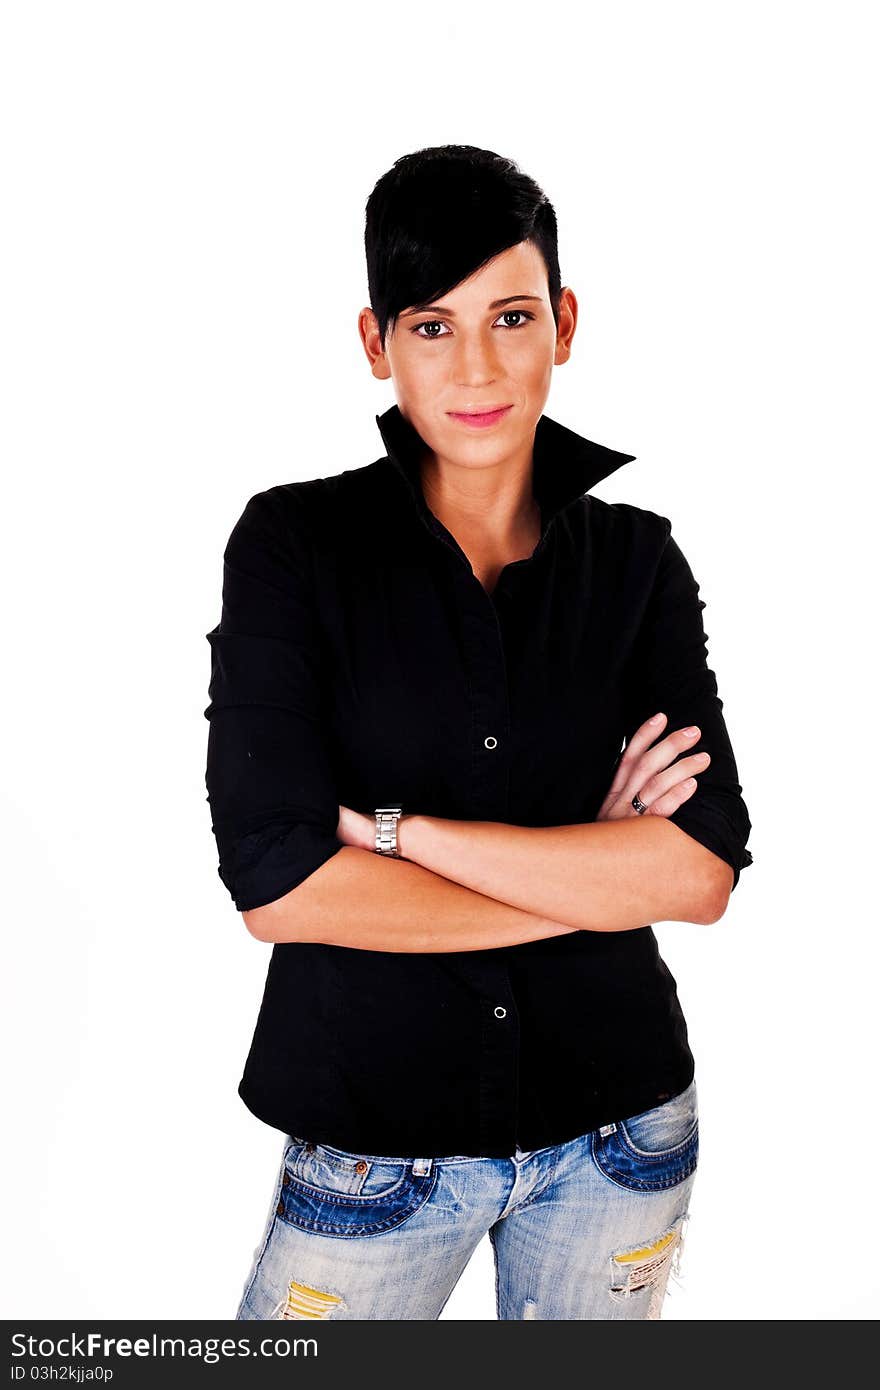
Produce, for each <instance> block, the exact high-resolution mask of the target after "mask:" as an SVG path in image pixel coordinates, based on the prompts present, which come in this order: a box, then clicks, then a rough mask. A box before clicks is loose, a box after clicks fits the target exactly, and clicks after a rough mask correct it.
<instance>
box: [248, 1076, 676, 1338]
mask: <svg viewBox="0 0 880 1390" xmlns="http://www.w3.org/2000/svg"><path fill="white" fill-rule="evenodd" d="M697 1146H698V1119H697V1092H696V1083H695V1082H692V1083H691V1085H690V1086H689V1087H688V1088H687V1090H685V1091H683V1092H682V1093H681V1095H679V1096H675V1097H674V1098H673V1099H672V1100H669V1101H666V1102H665V1103H664V1104H663V1105H660V1106H657V1108H656V1109H654V1110H647V1111H645V1112H643V1113H642V1114H641V1115H634V1116H631V1117H629V1118H628V1119H624V1120H619V1121H617V1123H616V1124H608V1125H603V1126H602V1128H601V1129H598V1130H593V1131H591V1132H589V1133H587V1134H582V1135H580V1136H579V1137H578V1138H576V1139H571V1140H569V1141H568V1142H567V1143H564V1144H555V1145H551V1146H550V1147H549V1148H544V1149H534V1150H531V1151H530V1152H527V1153H523V1152H522V1151H521V1150H519V1149H517V1151H516V1153H515V1154H514V1155H513V1156H512V1157H511V1158H474V1157H468V1156H466V1155H461V1154H453V1155H452V1156H451V1157H447V1158H436V1157H430V1158H402V1157H388V1156H384V1155H376V1154H357V1153H349V1152H347V1151H346V1150H343V1149H337V1148H334V1147H332V1146H331V1145H328V1144H320V1143H312V1142H310V1141H308V1140H307V1139H304V1138H300V1137H294V1136H293V1135H286V1136H285V1142H284V1152H283V1155H282V1160H281V1166H280V1169H279V1172H278V1177H277V1180H276V1183H275V1191H274V1194H273V1197H272V1206H271V1209H270V1211H269V1217H268V1220H267V1222H266V1228H265V1230H264V1233H263V1238H262V1241H261V1243H260V1245H259V1246H258V1248H257V1249H256V1250H255V1251H254V1260H253V1265H252V1267H251V1270H250V1273H249V1276H248V1279H247V1283H246V1285H245V1288H244V1292H243V1294H242V1298H241V1302H240V1304H239V1307H238V1311H237V1313H236V1318H238V1319H258V1318H301V1319H309V1318H333V1319H339V1318H351V1319H364V1318H370V1319H397V1318H404V1319H436V1318H438V1317H439V1316H440V1313H441V1311H442V1309H443V1307H444V1305H445V1304H446V1301H447V1299H448V1298H449V1295H450V1294H451V1293H452V1290H453V1289H454V1288H455V1285H456V1283H457V1282H458V1279H459V1278H460V1276H461V1274H462V1271H463V1270H464V1268H465V1266H466V1265H467V1263H468V1261H469V1260H470V1258H471V1255H472V1254H473V1252H474V1250H475V1249H476V1247H477V1245H478V1244H479V1242H480V1241H481V1240H482V1238H483V1237H484V1236H485V1234H486V1232H487V1231H488V1233H489V1237H490V1240H491V1243H492V1250H493V1256H494V1263H495V1301H496V1308H497V1316H498V1317H499V1318H500V1319H504V1320H510V1319H519V1318H539V1319H553V1320H561V1319H566V1320H568V1319H582V1318H612V1319H623V1318H659V1317H660V1310H661V1306H662V1303H663V1299H664V1295H665V1292H666V1285H667V1281H668V1278H669V1274H670V1271H671V1270H674V1272H675V1273H677V1272H678V1265H679V1261H680V1259H681V1248H682V1238H683V1233H684V1225H685V1222H686V1218H687V1213H688V1202H689V1199H690V1194H691V1188H692V1185H693V1182H694V1178H695V1175H696V1166H697Z"/></svg>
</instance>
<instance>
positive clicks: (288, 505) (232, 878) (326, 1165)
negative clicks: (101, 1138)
mask: <svg viewBox="0 0 880 1390" xmlns="http://www.w3.org/2000/svg"><path fill="white" fill-rule="evenodd" d="M366 251H367V265H368V279H369V293H370V305H371V307H370V308H367V309H363V310H362V312H361V315H360V321H359V328H360V334H361V339H362V342H363V346H364V350H365V353H366V356H367V359H368V361H369V363H370V366H371V369H372V372H373V375H374V376H375V377H377V378H378V379H380V380H391V381H392V382H393V386H394V391H395V395H396V398H397V403H396V404H395V405H394V406H392V407H391V408H390V409H388V410H386V411H385V413H384V414H382V415H379V416H377V417H376V419H377V423H378V426H379V431H380V434H381V437H382V441H383V444H384V447H385V453H384V455H383V456H382V457H381V458H380V459H378V460H376V461H375V462H373V463H371V464H368V465H366V466H364V465H360V466H359V465H358V464H357V463H355V464H354V466H352V467H350V468H346V469H344V470H342V471H339V468H338V465H339V464H340V463H341V462H344V460H340V459H339V457H338V451H337V450H336V449H335V447H334V438H333V421H332V419H331V420H330V421H328V422H327V430H326V434H325V436H324V438H323V439H322V448H321V454H320V457H319V458H316V459H315V460H314V461H313V462H312V463H311V464H309V463H308V462H307V463H306V465H305V471H306V472H307V473H310V474H312V475H313V476H311V477H308V478H307V480H306V481H302V482H296V483H287V484H282V485H278V486H275V487H270V488H268V489H266V490H265V491H262V492H258V493H256V494H255V495H254V496H252V497H251V498H250V500H249V501H248V503H247V505H246V507H245V509H244V512H243V514H242V516H241V517H240V519H239V521H238V522H237V523H236V525H235V527H234V529H233V531H232V534H231V536H230V538H229V541H228V544H227V546H226V550H225V553H224V560H225V569H224V583H223V606H222V617H221V621H220V623H219V624H218V626H217V627H216V628H214V629H213V630H212V631H211V632H210V633H208V634H207V635H208V639H209V641H210V644H211V649H212V671H211V685H210V701H211V703H210V704H209V706H208V709H207V710H206V711H205V713H206V715H207V717H208V719H209V721H210V730H209V739H208V764H207V779H206V780H207V787H208V795H209V801H210V807H211V814H212V823H213V830H214V833H215V835H216V839H217V845H218V850H219V861H220V862H219V873H220V876H221V878H222V881H223V882H224V884H225V885H226V886H227V888H228V889H229V892H230V893H231V895H232V898H233V901H234V902H235V905H236V907H237V908H238V909H239V910H240V911H241V912H242V915H243V917H244V921H245V923H246V925H247V927H248V930H249V931H250V932H251V933H252V934H253V935H254V937H256V939H257V940H259V941H261V942H271V943H272V945H273V950H272V955H271V960H270V963H269V969H268V975H267V979H266V986H265V992H264V996H263V1000H262V1006H261V1009H260V1013H259V1018H258V1022H257V1026H256V1031H255V1033H254V1038H253V1043H252V1046H251V1049H250V1053H249V1055H248V1058H247V1062H246V1065H245V1069H244V1075H243V1077H242V1079H241V1083H240V1086H239V1094H240V1095H241V1097H242V1099H243V1100H244V1101H245V1103H246V1104H247V1106H248V1107H249V1108H250V1109H251V1111H252V1112H253V1113H254V1114H255V1115H257V1116H258V1117H259V1118H260V1119H262V1120H263V1121H265V1123H267V1124H269V1125H272V1126H274V1127H275V1128H277V1129H279V1130H280V1131H282V1133H283V1135H284V1143H283V1152H282V1155H281V1162H280V1166H279V1169H278V1173H277V1178H276V1182H275V1187H274V1191H273V1194H272V1202H271V1207H270V1210H269V1213H268V1218H267V1221H266V1226H265V1230H264V1232H263V1236H262V1239H261V1241H260V1244H259V1246H258V1248H257V1249H256V1251H255V1252H254V1259H253V1264H252V1268H251V1270H250V1272H249V1274H248V1277H247V1280H246V1284H245V1287H244V1290H243V1294H242V1298H241V1302H240V1305H239V1308H238V1313H237V1316H238V1317H239V1318H243V1319H252V1318H273V1317H279V1318H301V1319H311V1318H357V1319H365V1318H372V1319H389V1318H407V1319H436V1318H437V1317H439V1315H440V1312H441V1310H442V1309H443V1307H444V1305H445V1303H446V1301H447V1299H448V1298H449V1295H450V1293H451V1291H452V1289H453V1288H454V1286H455V1284H456V1281H457V1279H458V1278H459V1276H460V1275H461V1272H462V1270H463V1269H464V1267H465V1265H466V1264H467V1262H468V1260H469V1259H470V1257H471V1255H472V1253H473V1251H474V1249H475V1248H476V1246H477V1245H478V1244H479V1242H480V1241H481V1240H482V1238H483V1237H484V1236H485V1234H486V1232H488V1233H489V1235H490V1238H491V1241H492V1247H493V1251H494V1257H495V1268H496V1293H497V1310H498V1316H499V1318H503V1319H518V1318H538V1319H585V1318H612V1319H616V1318H653V1317H659V1314H660V1308H661V1304H662V1300H663V1296H664V1292H665V1289H666V1283H667V1279H668V1276H669V1272H670V1267H671V1265H672V1263H673V1261H674V1259H675V1258H676V1257H678V1256H680V1246H681V1238H682V1229H683V1223H684V1221H685V1218H686V1216H687V1211H688V1200H689V1197H690V1193H691V1186H692V1183H693V1181H694V1175H695V1169H696V1163H697V1130H698V1123H697V1101H696V1089H695V1084H694V1061H693V1057H692V1054H691V1052H690V1049H689V1046H688V1041H687V1029H686V1026H685V1022H684V1018H683V1016H682V1012H681V1009H680V1007H679V1003H678V999H677V996H676V987H675V981H674V980H673V978H672V976H671V975H670V973H669V971H668V969H667V968H666V966H665V965H664V963H663V961H662V959H661V958H660V956H659V954H658V950H657V943H656V939H655V936H654V933H653V931H652V929H651V925H650V924H651V923H653V922H656V921H658V920H660V921H681V922H697V923H712V922H716V921H717V920H718V919H719V918H720V917H721V915H722V914H723V912H724V911H725V908H726V905H727V901H728V898H729V894H730V892H731V891H732V889H733V888H734V887H735V886H736V883H737V881H738V879H739V874H740V870H741V869H742V868H743V867H744V866H745V865H746V864H748V863H749V862H751V856H750V854H749V852H748V850H747V849H746V841H747V839H748V835H749V830H750V822H749V818H748V813H747V809H746V806H745V803H744V801H743V799H742V789H741V787H740V785H739V782H738V776H737V768H736V763H735V761H734V756H733V752H732V749H731V744H730V740H729V737H728V733H727V730H726V727H725V723H724V720H723V718H722V712H721V710H722V703H721V700H720V699H719V697H718V692H717V685H716V681H715V677H714V674H713V672H712V671H711V670H710V669H709V667H708V665H707V661H706V657H707V641H706V634H705V631H704V629H703V623H702V617H701V610H702V609H703V607H704V603H703V601H702V600H701V599H700V598H699V596H698V586H697V583H696V581H695V579H694V577H693V574H692V572H691V570H690V568H689V566H688V563H687V561H686V559H685V557H684V555H683V554H682V552H681V550H680V549H679V547H678V545H677V543H676V541H675V540H674V539H673V537H672V534H671V526H670V522H669V521H668V519H667V518H666V517H663V516H661V515H658V514H657V513H654V512H650V511H647V510H645V509H643V508H639V507H636V506H633V505H630V504H626V503H608V502H604V501H601V500H599V499H598V498H596V497H593V496H590V495H588V490H589V489H590V488H591V487H592V486H593V485H594V484H595V483H597V482H598V481H600V480H601V479H603V478H606V477H607V476H609V475H610V474H611V473H612V472H613V471H614V470H615V469H617V468H619V467H620V466H621V465H623V464H625V463H627V462H628V461H630V460H631V458H632V455H629V454H624V453H620V452H617V451H615V450H613V449H610V448H607V447H606V446H604V445H601V444H598V443H594V442H592V441H590V440H588V439H586V438H584V437H583V436H581V435H579V434H577V433H575V432H574V431H573V430H571V429H569V428H567V427H566V426H564V425H562V424H559V423H558V422H556V421H555V420H552V419H551V418H550V417H548V416H547V415H545V414H544V413H543V410H544V405H545V402H546V400H547V396H548V393H549V389H550V380H551V375H552V371H553V367H554V366H558V365H561V364H562V363H564V362H566V361H567V360H568V357H569V355H570V352H571V345H572V340H573V338H574V333H575V326H576V321H577V301H576V299H575V295H574V293H573V292H572V290H571V289H570V288H568V287H563V286H562V284H561V280H560V271H559V263H558V258H557V243H556V220H555V215H554V212H553V208H552V206H551V204H550V203H549V202H548V200H547V198H546V197H545V196H544V194H543V193H542V191H541V190H540V188H538V186H537V185H536V184H535V183H534V182H533V180H532V179H530V178H528V177H527V176H526V175H525V174H523V173H522V172H521V171H520V170H519V169H518V168H517V166H516V165H515V164H514V163H512V162H511V161H510V160H507V159H503V158H501V157H500V156H498V155H496V154H493V153H491V152H488V151H484V150H480V149H475V148H473V147H471V146H444V147H440V148H436V149H427V150H421V151H419V152H417V153H415V154H413V155H410V156H407V157H405V158H402V159H400V160H398V161H397V162H396V163H395V165H394V166H393V168H392V169H391V170H390V171H389V172H388V173H386V174H385V175H384V176H383V177H382V178H381V179H380V180H379V182H378V183H377V185H376V187H375V188H374V190H373V192H372V194H371V195H370V198H369V201H368V205H367V217H366ZM331 465H332V466H333V467H334V468H336V471H335V472H331V471H329V470H330V467H331ZM624 740H625V749H624V750H623V751H621V750H622V745H623V744H624Z"/></svg>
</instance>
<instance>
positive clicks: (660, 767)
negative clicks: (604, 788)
mask: <svg viewBox="0 0 880 1390" xmlns="http://www.w3.org/2000/svg"><path fill="white" fill-rule="evenodd" d="M653 718H654V719H655V720H656V721H657V722H656V723H652V721H651V720H650V719H647V720H645V723H644V724H642V725H640V727H639V728H638V729H637V730H636V732H635V733H634V734H633V736H632V738H631V739H630V741H629V743H628V744H627V746H626V748H625V749H624V752H623V754H622V756H621V759H620V762H619V763H618V764H617V769H616V771H615V773H614V780H613V782H612V783H611V786H610V787H609V789H608V795H607V796H606V797H605V800H604V801H603V802H602V806H601V809H600V811H599V814H598V815H597V817H596V820H597V821H599V820H624V819H625V818H627V817H629V816H637V815H638V814H639V812H638V811H637V810H636V809H635V807H634V806H633V804H632V799H633V797H634V796H635V795H636V794H637V793H638V796H639V798H640V799H641V800H642V801H643V802H644V803H645V805H646V806H647V807H648V809H647V811H645V812H644V814H645V815H646V816H671V815H672V812H673V811H677V810H678V808H679V806H681V804H682V802H684V801H687V799H688V797H690V796H693V794H694V792H695V791H696V789H697V783H696V775H697V774H698V773H700V772H704V771H705V769H706V768H707V767H708V766H709V763H710V761H711V759H710V757H709V754H708V753H694V754H693V755H692V756H691V757H689V758H681V759H680V760H679V761H678V762H675V759H676V758H677V757H678V755H679V753H682V752H683V751H684V750H685V749H687V748H692V747H693V746H694V744H695V743H696V742H697V740H698V739H699V737H700V730H699V728H697V726H696V725H694V724H691V725H689V726H688V727H689V728H690V729H693V730H694V732H693V734H689V733H688V731H687V730H686V729H677V730H676V731H675V733H672V734H668V735H667V737H666V738H664V739H663V740H662V741H661V742H660V743H657V744H655V743H654V740H655V739H656V738H657V736H658V734H659V732H660V730H661V729H662V728H663V726H664V724H665V723H666V715H665V714H659V715H654V716H653ZM652 745H653V746H652Z"/></svg>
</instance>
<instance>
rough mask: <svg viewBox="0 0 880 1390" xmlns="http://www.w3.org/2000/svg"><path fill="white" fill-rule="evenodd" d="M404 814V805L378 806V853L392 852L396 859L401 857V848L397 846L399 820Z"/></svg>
mask: <svg viewBox="0 0 880 1390" xmlns="http://www.w3.org/2000/svg"><path fill="white" fill-rule="evenodd" d="M402 815H403V807H402V806H377V807H376V853H377V854H390V855H391V856H392V857H393V858H394V859H400V858H401V854H400V850H399V849H398V848H397V822H398V821H399V820H400V817H401V816H402Z"/></svg>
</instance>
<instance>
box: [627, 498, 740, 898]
mask: <svg viewBox="0 0 880 1390" xmlns="http://www.w3.org/2000/svg"><path fill="white" fill-rule="evenodd" d="M660 520H661V521H662V522H663V523H664V527H665V543H664V544H663V548H662V552H661V554H660V559H659V563H658V565H657V567H656V571H655V574H654V580H653V585H652V587H651V589H650V595H649V598H648V601H647V605H646V608H645V611H644V615H643V619H642V622H641V625H640V628H639V632H638V636H637V638H636V641H635V646H634V652H633V660H632V663H631V666H630V670H629V673H628V678H627V693H626V704H627V725H626V728H627V735H626V737H627V741H629V739H630V738H631V737H632V735H633V734H634V733H635V731H636V729H638V728H639V726H640V725H641V724H643V723H644V721H645V720H646V719H649V718H650V717H651V715H652V714H655V713H657V712H658V711H660V710H662V711H663V712H664V713H665V714H666V725H665V729H664V736H665V735H666V734H669V733H672V732H674V731H675V730H677V729H682V728H685V727H687V725H689V724H697V725H698V726H699V729H700V737H699V739H698V740H697V742H696V743H695V744H694V746H693V748H691V749H688V750H687V751H686V752H684V753H682V754H680V755H679V758H678V759H677V760H676V761H680V759H681V758H683V757H689V756H690V754H691V753H692V752H694V753H697V752H706V753H709V754H710V756H711V762H710V763H709V765H708V767H707V768H706V769H705V770H704V771H702V772H699V773H698V774H697V786H696V790H695V791H694V792H692V793H691V795H690V797H689V798H688V800H687V801H685V802H684V803H683V804H682V805H681V806H680V807H679V808H678V810H677V811H673V812H672V814H671V815H670V816H668V817H667V819H669V820H671V821H672V823H673V824H674V825H677V826H679V827H680V828H681V829H682V830H684V831H686V832H687V834H688V835H692V836H693V838H694V839H695V840H699V842H700V844H702V845H705V847H706V848H707V849H709V850H711V851H712V853H713V854H716V855H718V856H719V857H720V858H721V859H723V860H725V861H726V863H728V864H729V865H730V866H731V868H732V869H733V885H732V887H733V888H736V886H737V884H738V882H739V877H740V872H741V870H742V869H744V868H747V867H748V866H749V865H750V864H751V863H752V854H751V852H750V851H749V850H748V849H747V848H746V843H747V841H748V838H749V834H750V831H751V828H752V826H751V821H750V819H749V813H748V808H747V806H746V803H745V801H744V799H743V791H742V787H741V785H740V782H739V773H738V770H737V765H736V760H735V758H734V753H733V748H732V746H731V741H730V735H729V733H728V730H727V726H726V723H725V720H724V717H723V714H722V709H723V701H722V700H721V698H720V697H719V694H718V683H717V680H716V678H715V673H714V671H712V669H711V668H710V667H709V664H708V637H707V634H706V630H705V627H704V624H703V616H702V615H703V610H704V609H705V607H706V604H705V601H704V600H703V599H702V598H700V596H699V585H698V584H697V581H696V579H695V578H694V575H693V573H692V571H691V568H690V565H689V564H688V561H687V560H686V559H685V556H684V555H683V554H682V551H681V549H680V547H679V546H678V544H677V542H676V540H675V538H674V537H673V536H672V534H671V530H672V527H671V522H670V521H669V520H668V518H666V517H662V518H660ZM731 891H732V890H731Z"/></svg>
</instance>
